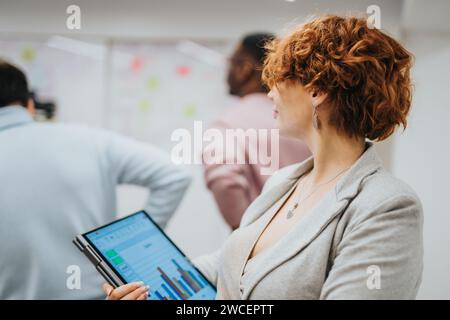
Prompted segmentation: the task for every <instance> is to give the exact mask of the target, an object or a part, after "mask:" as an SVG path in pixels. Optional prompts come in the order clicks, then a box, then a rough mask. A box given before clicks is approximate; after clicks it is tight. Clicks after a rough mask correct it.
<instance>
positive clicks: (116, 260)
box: [112, 256, 123, 265]
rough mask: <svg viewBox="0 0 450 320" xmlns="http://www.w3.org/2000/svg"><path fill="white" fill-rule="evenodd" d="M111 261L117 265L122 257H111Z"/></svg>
mask: <svg viewBox="0 0 450 320" xmlns="http://www.w3.org/2000/svg"><path fill="white" fill-rule="evenodd" d="M112 261H113V263H114V264H115V265H117V264H121V263H122V262H123V259H122V257H120V256H117V257H115V258H114V259H112Z"/></svg>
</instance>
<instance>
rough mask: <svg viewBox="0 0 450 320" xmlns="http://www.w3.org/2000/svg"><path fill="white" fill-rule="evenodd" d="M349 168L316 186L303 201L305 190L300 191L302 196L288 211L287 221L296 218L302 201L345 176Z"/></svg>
mask: <svg viewBox="0 0 450 320" xmlns="http://www.w3.org/2000/svg"><path fill="white" fill-rule="evenodd" d="M349 168H350V167H347V168H345V169H344V170H342V171H339V173H338V174H337V175H336V176H334V177H333V178H331V179H330V180H328V181H325V182H322V183H319V184H318V185H316V186H315V187H314V189H313V190H312V191H311V192H310V193H309V194H308V195H307V196H306V197H305V198H303V199H302V197H303V190H302V191H300V195H299V197H298V200H297V202H296V203H294V205H293V206H292V208H290V209H289V210H288V212H287V214H286V219H290V218H292V217H293V216H294V213H295V209H297V208H298V205H299V203H300V201H305V200H306V199H308V198H309V197H311V196H312V195H313V194H314V192H316V191H317V190H318V189H319V187H321V186H324V185H326V184H329V183H330V182H332V181H333V180H335V179H336V178H337V177H339V176H340V175H341V174H343V173H344V172H345V171H347V170H348V169H349ZM308 182H309V181H308ZM304 184H305V185H306V182H305V183H304ZM302 189H304V188H302Z"/></svg>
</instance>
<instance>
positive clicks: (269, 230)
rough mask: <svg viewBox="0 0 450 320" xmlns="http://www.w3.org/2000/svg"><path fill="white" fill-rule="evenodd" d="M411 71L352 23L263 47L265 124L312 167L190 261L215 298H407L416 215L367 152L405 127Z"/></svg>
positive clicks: (415, 272) (412, 281)
mask: <svg viewBox="0 0 450 320" xmlns="http://www.w3.org/2000/svg"><path fill="white" fill-rule="evenodd" d="M411 64H412V56H411V54H410V53H409V52H408V51H407V50H406V49H405V48H403V47H402V46H401V45H400V44H399V43H398V42H397V41H396V40H394V39H393V38H391V37H390V36H388V35H386V34H385V33H384V32H382V31H380V30H377V29H374V28H371V27H370V26H368V25H367V22H366V19H362V18H356V17H340V16H334V15H330V16H323V17H320V18H318V19H315V20H312V21H310V22H308V23H305V24H303V25H301V26H299V27H298V28H296V29H295V30H294V31H292V32H291V33H290V34H288V35H287V36H285V37H284V38H281V39H278V40H275V41H273V42H272V43H270V44H269V54H268V56H267V58H266V61H265V65H264V70H263V80H264V81H265V83H266V84H267V86H268V87H269V88H270V92H269V97H270V98H272V99H273V102H274V117H275V118H276V123H277V125H278V127H279V129H280V133H281V134H283V135H285V136H289V137H295V138H298V139H302V140H303V141H305V142H306V144H307V145H308V147H309V148H310V150H311V152H312V154H313V155H312V157H311V158H310V159H308V160H306V161H304V162H302V163H300V164H296V165H292V166H289V167H286V168H283V169H281V170H279V171H278V172H277V173H276V174H274V175H273V176H272V177H271V178H270V179H269V180H268V182H267V183H266V185H265V186H264V190H263V192H262V194H261V195H260V196H259V197H258V198H257V199H256V200H255V201H254V202H253V204H252V205H251V206H250V207H249V208H248V210H247V211H246V213H245V214H244V217H243V219H242V222H241V225H240V227H239V228H238V229H237V230H235V231H234V232H233V233H232V234H231V236H230V237H229V239H228V240H227V241H226V242H225V244H224V245H223V247H222V248H221V249H220V250H218V251H217V252H216V253H213V254H211V255H207V256H203V257H199V258H197V259H196V260H195V261H194V262H195V263H196V265H197V266H198V268H199V269H200V270H201V271H203V272H204V274H205V275H206V276H207V277H208V278H209V280H211V281H212V282H213V283H215V284H216V285H217V298H219V299H413V298H415V296H416V293H417V290H418V287H419V285H420V281H421V274H422V255H423V249H422V248H423V245H422V207H421V204H420V201H419V199H418V198H417V196H416V194H415V193H414V191H413V190H411V189H410V188H409V187H408V186H407V185H406V184H405V183H403V182H402V181H400V180H398V179H396V178H395V177H393V176H392V175H391V174H390V173H388V172H387V171H386V170H385V169H384V168H383V165H382V163H381V161H380V159H379V158H378V156H377V154H376V152H375V149H374V146H373V143H372V142H371V141H370V140H374V141H380V140H384V139H386V138H387V137H389V136H390V135H391V134H392V133H393V132H394V130H395V128H396V127H397V126H398V125H401V126H403V127H405V126H406V117H407V115H408V112H409V109H410V106H411V79H410V69H411ZM106 291H107V292H108V293H110V294H109V297H110V298H129V297H134V296H133V294H134V292H135V291H134V287H133V286H132V285H130V286H129V287H126V288H122V289H121V290H112V288H110V287H106Z"/></svg>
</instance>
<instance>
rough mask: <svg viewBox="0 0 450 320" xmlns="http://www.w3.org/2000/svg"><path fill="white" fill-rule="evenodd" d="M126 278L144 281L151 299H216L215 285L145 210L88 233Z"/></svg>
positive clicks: (132, 280) (131, 280) (111, 264)
mask: <svg viewBox="0 0 450 320" xmlns="http://www.w3.org/2000/svg"><path fill="white" fill-rule="evenodd" d="M85 237H86V238H87V239H88V241H89V242H90V243H91V244H92V245H93V246H94V247H95V248H96V250H97V251H98V252H99V253H100V254H101V255H102V256H103V258H104V260H106V261H107V262H108V263H109V265H110V266H111V267H112V268H113V269H114V270H116V272H117V273H118V275H120V277H121V278H122V280H123V281H124V282H127V283H130V282H134V281H143V282H144V283H145V284H147V285H149V286H150V289H149V299H155V300H190V299H193V300H194V299H198V300H208V299H214V298H215V296H216V291H215V289H214V287H213V286H212V285H211V284H210V283H209V282H208V281H207V280H206V279H205V278H204V277H203V276H202V274H200V272H199V271H198V270H197V269H196V268H195V267H194V266H193V265H192V264H191V263H190V262H189V261H188V260H187V259H186V257H185V256H184V254H183V253H182V252H181V251H180V250H179V249H178V248H177V247H176V246H175V244H174V243H173V242H172V241H170V240H169V238H167V237H166V236H165V234H164V233H163V232H162V231H161V230H160V229H159V227H158V226H157V225H156V224H155V223H154V222H153V221H152V220H151V219H150V218H149V217H148V215H147V214H146V213H145V212H143V211H142V212H138V213H136V214H133V215H131V216H129V217H126V218H124V219H121V220H118V221H116V222H113V223H111V224H109V225H107V226H104V227H101V228H99V229H96V230H94V231H91V232H89V233H86V234H85Z"/></svg>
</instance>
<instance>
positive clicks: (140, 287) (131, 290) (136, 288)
mask: <svg viewBox="0 0 450 320" xmlns="http://www.w3.org/2000/svg"><path fill="white" fill-rule="evenodd" d="M103 290H105V292H106V294H107V298H108V300H122V299H124V300H131V299H137V298H138V297H139V296H140V295H141V294H143V293H144V292H148V287H146V286H144V283H143V282H133V283H129V284H125V285H123V286H120V287H118V288H116V289H113V290H111V288H110V287H108V286H107V285H103Z"/></svg>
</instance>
